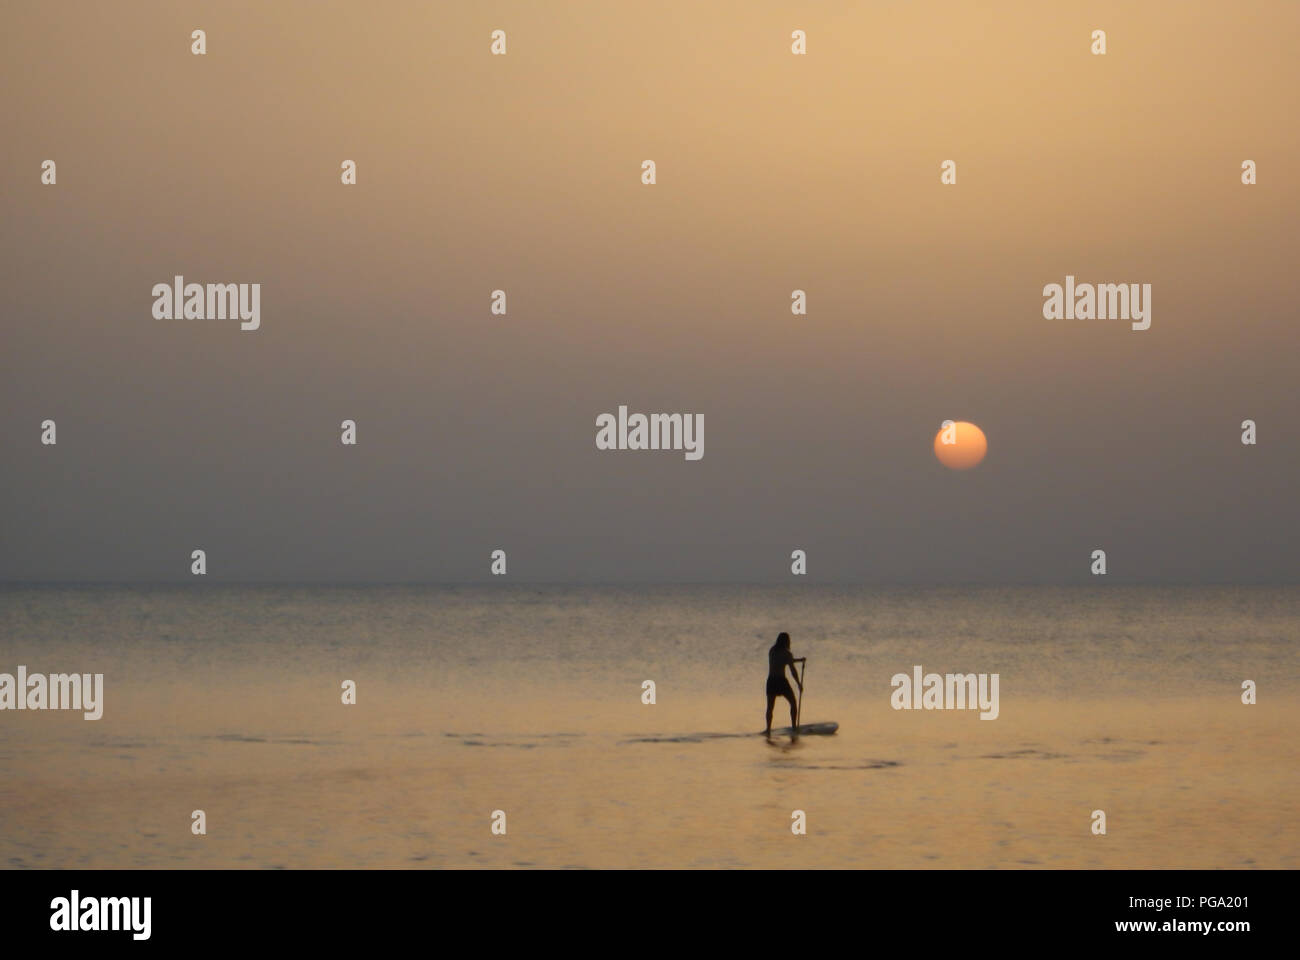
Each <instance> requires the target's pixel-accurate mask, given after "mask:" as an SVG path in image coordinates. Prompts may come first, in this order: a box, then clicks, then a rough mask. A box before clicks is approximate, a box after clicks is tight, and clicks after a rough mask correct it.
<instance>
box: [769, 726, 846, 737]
mask: <svg viewBox="0 0 1300 960" xmlns="http://www.w3.org/2000/svg"><path fill="white" fill-rule="evenodd" d="M839 728H840V725H839V724H838V723H833V722H832V723H801V724H799V736H801V737H829V736H830V735H831V734H833V733H834V732H835V731H836V730H838V729H839ZM793 732H794V731H792V730H791V729H790V728H789V727H780V728H779V729H774V730H773V731H772V735H773V736H781V737H788V736H790V735H791V733H793ZM758 735H759V736H760V737H761V736H763V731H762V730H760V731H758Z"/></svg>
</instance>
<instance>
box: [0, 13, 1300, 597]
mask: <svg viewBox="0 0 1300 960" xmlns="http://www.w3.org/2000/svg"><path fill="white" fill-rule="evenodd" d="M195 28H202V29H204V30H206V31H207V44H208V52H207V55H206V56H202V57H199V56H193V55H192V54H191V53H190V43H191V40H190V32H191V31H192V30H193V29H195ZM494 29H503V30H505V31H506V34H507V42H508V53H507V55H506V56H504V57H494V56H491V55H490V53H489V45H490V33H491V31H492V30H494ZM794 29H803V30H805V31H806V32H807V36H808V54H807V55H806V56H801V57H800V56H793V55H792V54H791V52H790V43H791V40H790V34H791V31H792V30H794ZM1094 29H1104V30H1106V31H1107V39H1108V48H1109V52H1108V53H1107V55H1106V56H1093V55H1092V54H1091V53H1090V52H1089V48H1090V43H1091V40H1090V34H1091V32H1092V30H1094ZM0 36H3V37H4V40H3V47H4V56H3V58H0V74H2V75H3V90H4V96H3V98H0V128H2V129H3V136H0V174H2V175H3V199H2V201H0V202H2V203H3V213H4V217H3V222H4V227H3V229H2V230H0V271H3V283H2V284H0V323H2V324H3V347H4V349H3V351H0V399H2V401H3V404H2V406H0V412H2V414H3V415H2V416H0V455H2V456H3V461H2V463H3V467H2V469H0V496H2V497H3V508H2V509H3V513H2V514H0V578H4V579H65V578H71V579H114V580H154V579H188V578H189V563H190V560H189V557H190V551H191V550H193V549H195V548H203V549H205V550H206V551H207V554H208V564H209V578H210V579H231V580H255V579H283V580H314V579H330V580H333V579H356V580H388V579H400V580H431V581H441V580H454V581H465V580H480V579H487V578H488V562H489V560H488V558H489V554H490V552H491V551H492V550H493V549H496V548H502V549H505V550H506V551H507V554H508V557H509V575H510V578H511V579H523V580H629V581H634V580H643V579H650V580H682V581H709V580H767V579H771V580H782V579H788V578H789V577H790V574H789V564H790V559H789V558H790V552H791V550H793V549H795V548H801V549H804V550H806V551H808V570H809V579H811V580H841V581H856V580H862V581H869V582H877V581H884V582H896V581H908V582H932V581H952V580H984V581H992V582H1023V581H1036V580H1042V581H1052V582H1072V581H1086V580H1090V579H1091V577H1090V575H1089V572H1088V568H1089V555H1090V553H1091V551H1092V550H1093V549H1095V548H1102V549H1105V550H1106V551H1107V555H1108V566H1109V571H1110V573H1109V576H1110V578H1111V579H1112V580H1192V581H1198V580H1214V581H1242V582H1254V581H1286V582H1293V581H1295V580H1296V579H1297V571H1298V570H1300V546H1297V544H1298V543H1300V509H1297V505H1296V500H1295V497H1296V489H1297V486H1298V483H1297V481H1298V480H1300V445H1298V444H1297V428H1296V418H1297V415H1298V414H1300V400H1298V399H1297V383H1298V382H1300V357H1298V356H1297V344H1300V329H1298V324H1300V319H1298V318H1297V310H1296V302H1297V300H1296V290H1295V287H1296V279H1295V278H1296V276H1297V272H1296V269H1297V268H1296V253H1297V241H1296V236H1297V231H1296V224H1297V213H1298V212H1300V210H1298V203H1297V200H1298V189H1300V188H1298V187H1297V183H1298V182H1300V159H1298V157H1300V136H1298V134H1297V127H1296V124H1295V118H1296V117H1297V116H1298V115H1300V66H1297V61H1296V58H1295V50H1294V43H1295V38H1296V37H1297V36H1300V6H1297V5H1296V4H1294V3H1290V2H1281V0H1276V2H1270V0H1266V2H1258V3H1251V4H1247V5H1238V4H1232V3H1228V2H1214V3H1210V2H1186V0H1183V2H1176V3H1174V2H1170V3H1142V4H1131V3H1119V2H1116V3H1099V2H1092V0H1089V2H1086V3H1085V2H1053V3H1041V2H1023V3H998V4H993V5H986V4H971V3H934V2H921V0H883V2H860V3H844V4H839V3H837V4H825V3H804V4H799V3H778V2H754V0H745V2H721V3H720V2H702V3H701V2H694V0H692V2H678V0H668V2H656V3H651V4H632V3H614V2H606V3H596V2H591V3H572V2H565V0H549V2H547V3H544V4H543V3H535V2H527V3H509V4H507V3H499V4H494V3H473V4H428V3H416V2H407V3H399V2H388V0H385V2H379V3H373V4H356V3H315V2H313V3H305V2H303V3H285V2H276V3H264V2H239V3H224V4H221V5H211V4H205V3H174V2H156V3H131V4H101V3H57V4H49V3H36V2H22V3H8V4H6V5H5V8H4V12H3V14H0ZM47 159H53V160H54V161H56V163H57V165H58V166H57V170H58V183H57V185H55V186H44V185H42V184H41V183H40V173H41V169H40V168H41V163H42V161H44V160H47ZM348 159H350V160H355V161H356V162H357V165H358V184H357V185H356V186H353V187H345V186H343V185H341V184H340V182H339V174H340V164H341V163H342V161H344V160H348ZM647 159H651V160H654V161H655V162H656V164H657V174H658V183H657V184H655V185H654V186H644V185H642V183H641V181H640V176H641V163H642V161H643V160H647ZM948 159H952V160H955V161H956V162H957V184H956V185H955V186H943V185H941V184H940V182H939V173H940V170H939V165H940V163H941V162H942V161H944V160H948ZM1246 159H1251V160H1254V161H1256V162H1257V164H1258V169H1259V183H1258V185H1255V186H1249V187H1248V186H1243V185H1242V184H1241V182H1240V169H1241V162H1242V161H1243V160H1246ZM176 274H182V275H184V276H185V277H186V278H187V280H191V281H197V282H200V283H207V282H223V283H225V282H235V283H241V282H247V283H252V282H257V283H260V284H261V285H262V292H261V329H260V330H258V331H256V332H241V331H240V329H239V326H238V323H237V322H234V321H228V320H157V319H154V317H153V315H152V306H153V297H152V294H151V289H152V287H153V285H154V284H156V283H167V282H170V281H171V278H172V277H173V276H174V275H176ZM1067 274H1073V275H1074V276H1076V277H1077V278H1078V280H1079V281H1080V282H1085V281H1089V282H1117V283H1119V282H1123V283H1150V284H1151V285H1152V288H1153V290H1152V308H1153V313H1152V324H1151V328H1150V329H1149V330H1147V331H1144V332H1134V331H1132V330H1131V329H1130V328H1129V324H1128V322H1127V321H1124V320H1051V321H1049V320H1044V318H1043V315H1042V307H1043V296H1042V289H1043V286H1044V285H1045V284H1048V283H1062V282H1063V281H1064V278H1065V276H1066V275H1067ZM498 288H500V289H504V290H505V291H506V293H507V296H508V309H509V312H508V314H507V315H506V316H504V317H501V316H492V315H491V314H490V313H489V302H490V294H491V292H492V291H493V290H494V289H498ZM796 288H797V289H803V290H806V291H807V294H808V311H809V312H808V316H806V317H794V316H792V315H791V313H790V294H791V291H792V290H794V289H796ZM620 404H626V405H628V406H629V408H630V409H631V410H632V411H639V412H644V413H653V412H682V413H699V414H703V416H704V420H705V455H704V457H703V459H701V460H699V461H696V462H691V461H687V460H686V459H685V458H684V457H683V456H682V455H681V454H680V453H673V452H601V451H598V450H597V449H596V446H595V435H596V426H595V420H596V417H597V415H598V414H600V413H603V412H613V411H616V410H617V408H618V406H619V405H620ZM47 418H49V419H53V420H55V421H56V422H57V425H58V427H57V429H58V443H57V445H56V446H43V445H42V444H41V443H40V424H41V421H43V420H45V419H47ZM347 418H350V419H354V420H356V421H357V424H358V439H359V442H358V444H357V445H356V446H355V447H346V446H343V445H342V444H341V443H340V442H339V434H340V430H339V424H340V421H342V420H344V419H347ZM945 418H951V419H958V420H970V421H973V422H975V423H977V424H979V425H980V426H981V427H982V428H983V430H984V431H985V433H986V434H987V436H988V441H989V453H988V457H987V459H986V460H985V461H984V463H983V464H981V465H980V466H979V467H978V468H976V469H974V470H972V471H969V472H965V473H955V472H951V471H948V470H946V469H945V468H943V467H942V466H940V465H939V464H938V462H937V461H936V459H935V456H934V453H933V450H932V441H933V438H934V434H935V432H936V431H937V430H938V428H939V424H940V422H941V421H942V420H944V419H945ZM1247 418H1250V419H1253V420H1255V421H1256V422H1257V423H1258V431H1259V442H1258V444H1257V445H1256V446H1254V447H1248V446H1243V445H1242V444H1241V442H1240V432H1241V431H1240V424H1241V421H1242V420H1244V419H1247Z"/></svg>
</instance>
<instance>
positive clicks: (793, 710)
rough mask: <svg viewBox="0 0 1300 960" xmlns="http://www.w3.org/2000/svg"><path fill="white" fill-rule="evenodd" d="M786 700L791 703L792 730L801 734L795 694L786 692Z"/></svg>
mask: <svg viewBox="0 0 1300 960" xmlns="http://www.w3.org/2000/svg"><path fill="white" fill-rule="evenodd" d="M785 698H786V699H787V700H789V701H790V729H791V730H793V731H794V732H795V733H798V732H799V719H798V716H799V707H798V704H797V703H796V701H795V699H794V693H792V692H791V691H788V690H787V691H786V693H785Z"/></svg>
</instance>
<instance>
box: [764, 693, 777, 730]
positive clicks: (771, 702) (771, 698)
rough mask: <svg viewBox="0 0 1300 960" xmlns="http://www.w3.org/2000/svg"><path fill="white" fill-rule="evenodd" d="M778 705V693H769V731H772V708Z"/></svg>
mask: <svg viewBox="0 0 1300 960" xmlns="http://www.w3.org/2000/svg"><path fill="white" fill-rule="evenodd" d="M775 706H776V695H775V694H771V693H769V694H768V695H767V730H766V732H767V733H771V732H772V709H773V708H774V707H775Z"/></svg>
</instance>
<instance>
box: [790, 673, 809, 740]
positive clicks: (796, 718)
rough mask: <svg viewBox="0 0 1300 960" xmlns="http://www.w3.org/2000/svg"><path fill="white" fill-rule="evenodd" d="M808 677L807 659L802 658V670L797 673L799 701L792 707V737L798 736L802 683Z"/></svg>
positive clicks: (801, 712)
mask: <svg viewBox="0 0 1300 960" xmlns="http://www.w3.org/2000/svg"><path fill="white" fill-rule="evenodd" d="M807 676H808V658H807V657H804V658H803V669H802V670H800V671H799V700H798V702H797V703H796V704H795V706H794V730H793V735H794V736H796V737H797V736H799V721H800V720H802V719H803V682H804V679H805V678H806V677H807Z"/></svg>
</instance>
